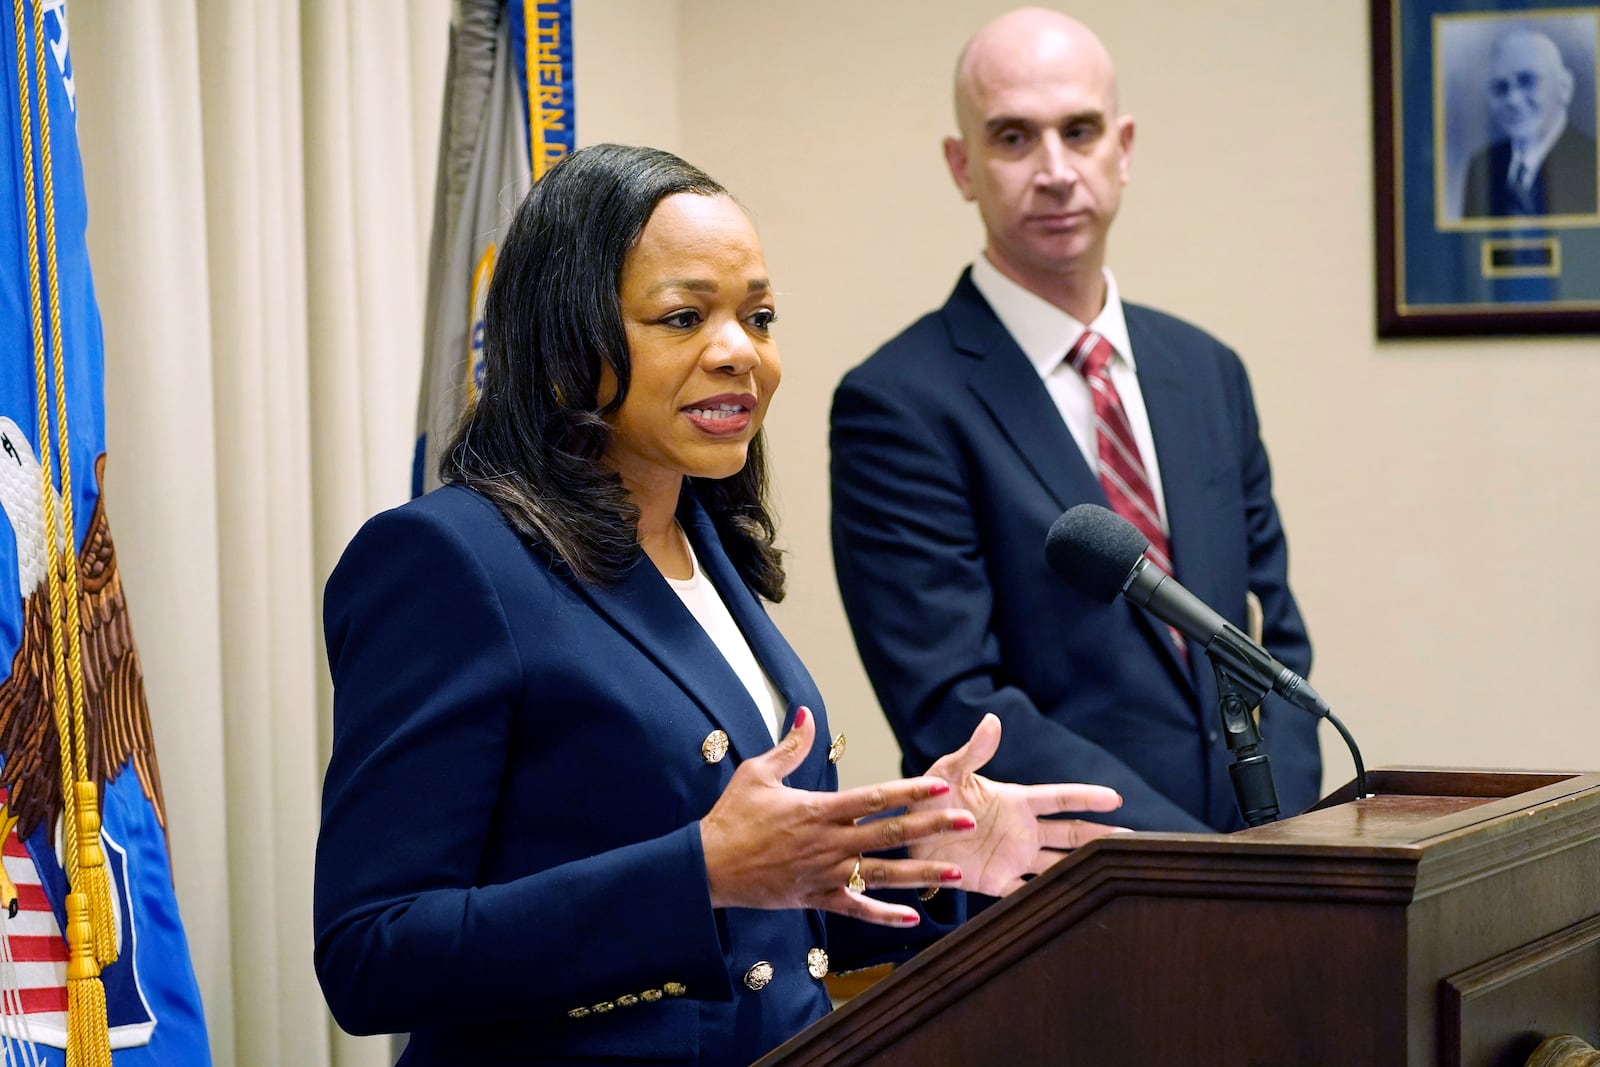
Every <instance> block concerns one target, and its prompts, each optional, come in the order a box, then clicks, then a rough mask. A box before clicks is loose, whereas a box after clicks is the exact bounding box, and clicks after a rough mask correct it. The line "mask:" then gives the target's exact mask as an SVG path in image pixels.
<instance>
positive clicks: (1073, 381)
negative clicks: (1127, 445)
mask: <svg viewBox="0 0 1600 1067" xmlns="http://www.w3.org/2000/svg"><path fill="white" fill-rule="evenodd" d="M1105 279H1106V302H1105V306H1104V307H1103V308H1101V309H1100V314H1098V315H1096V316H1095V318H1094V321H1093V322H1091V323H1089V325H1088V327H1087V329H1091V330H1093V331H1094V332H1095V333H1097V334H1099V335H1100V336H1101V337H1104V338H1105V339H1106V340H1107V341H1109V342H1110V343H1111V347H1112V349H1114V350H1115V354H1114V355H1113V356H1112V358H1111V363H1110V376H1111V384H1112V385H1113V386H1115V387H1116V390H1117V395H1118V396H1119V397H1120V398H1121V399H1122V406H1123V409H1124V410H1125V411H1126V412H1127V414H1128V425H1129V426H1130V427H1131V428H1132V429H1133V439H1134V441H1135V442H1136V443H1137V444H1138V446H1139V459H1140V461H1141V462H1142V463H1143V464H1144V473H1145V477H1146V478H1147V479H1148V480H1149V482H1150V488H1151V490H1152V491H1153V492H1154V493H1155V497H1156V510H1157V512H1158V513H1159V514H1160V516H1161V525H1162V528H1163V529H1167V528H1168V527H1167V501H1166V496H1165V494H1163V493H1162V491H1161V466H1160V464H1159V463H1158V462H1157V461H1156V445H1155V437H1154V436H1153V435H1152V433H1151V431H1150V416H1149V415H1148V414H1147V413H1146V412H1145V409H1144V394H1143V393H1142V392H1140V390H1139V376H1138V373H1137V365H1136V364H1135V363H1134V355H1133V342H1132V341H1131V340H1129V338H1128V323H1127V320H1126V319H1124V318H1123V315H1122V297H1121V295H1120V294H1119V293H1118V292H1117V280H1116V279H1115V278H1113V277H1112V276H1111V271H1110V269H1109V268H1107V269H1106V270H1105ZM972 284H973V285H975V286H977V287H978V292H980V293H982V294H983V298H984V299H985V300H987V301H988V302H989V306H990V307H991V308H993V309H994V313H995V315H996V316H997V317H998V318H999V319H1000V325H1002V326H1004V327H1005V328H1006V331H1007V332H1008V333H1010V334H1011V338H1012V340H1014V341H1016V342H1017V347H1018V348H1020V349H1022V354H1023V355H1025V356H1027V357H1028V362H1030V363H1032V364H1033V366H1034V369H1035V370H1037V371H1038V372H1039V377H1040V378H1041V379H1042V380H1043V381H1044V387H1045V389H1046V390H1047V391H1048V392H1049V393H1050V399H1052V400H1054V401H1055V405H1056V410H1057V411H1059V412H1061V420H1062V421H1063V422H1065V423H1066V424H1067V429H1068V430H1069V431H1070V432H1071V433H1072V439H1073V440H1074V441H1076V442H1077V443H1078V450H1079V451H1080V452H1082V453H1083V458H1084V462H1086V463H1087V464H1088V465H1089V469H1090V470H1091V471H1094V472H1096V474H1098V473H1099V470H1100V457H1099V452H1098V450H1097V448H1096V446H1095V431H1094V396H1093V394H1092V393H1091V392H1090V390H1089V383H1088V382H1087V381H1085V380H1084V377H1083V375H1081V374H1079V373H1078V372H1077V371H1076V370H1074V369H1073V368H1072V364H1070V363H1068V362H1067V360H1066V355H1067V352H1068V350H1069V349H1071V348H1072V345H1073V343H1074V342H1075V341H1077V339H1078V337H1079V335H1080V334H1082V333H1083V331H1084V329H1085V328H1086V327H1085V326H1084V324H1083V323H1081V322H1079V321H1078V320H1077V319H1075V318H1073V317H1072V316H1071V315H1068V314H1067V313H1066V312H1065V311H1062V310H1061V309H1060V308H1058V307H1056V306H1055V305H1054V304H1052V303H1050V302H1049V301H1048V300H1045V299H1044V298H1042V297H1040V296H1037V295H1035V294H1034V293H1031V292H1029V291H1028V290H1026V289H1024V288H1023V287H1022V286H1020V285H1018V284H1017V283H1016V282H1014V281H1012V280H1011V279H1010V278H1007V277H1006V276H1005V275H1004V274H1001V273H1000V271H999V270H997V269H996V268H995V265H994V264H993V263H990V262H989V259H988V257H987V256H979V257H978V258H977V260H976V261H975V262H974V263H973V264H972Z"/></svg>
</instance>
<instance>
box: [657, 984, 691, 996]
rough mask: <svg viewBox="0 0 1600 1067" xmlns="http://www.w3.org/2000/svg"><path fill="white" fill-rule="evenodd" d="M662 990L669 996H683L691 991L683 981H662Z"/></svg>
mask: <svg viewBox="0 0 1600 1067" xmlns="http://www.w3.org/2000/svg"><path fill="white" fill-rule="evenodd" d="M661 990H662V992H664V993H666V995H667V996H669V997H681V996H683V995H684V994H685V993H687V992H689V990H688V989H687V988H686V987H685V986H684V984H683V983H682V982H662V983H661Z"/></svg>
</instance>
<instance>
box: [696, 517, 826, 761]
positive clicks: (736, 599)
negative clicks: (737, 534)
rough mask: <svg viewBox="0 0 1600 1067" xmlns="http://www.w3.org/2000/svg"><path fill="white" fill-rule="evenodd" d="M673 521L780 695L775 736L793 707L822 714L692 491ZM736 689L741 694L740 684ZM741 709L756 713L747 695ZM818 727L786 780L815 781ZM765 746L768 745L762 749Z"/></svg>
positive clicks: (820, 748)
mask: <svg viewBox="0 0 1600 1067" xmlns="http://www.w3.org/2000/svg"><path fill="white" fill-rule="evenodd" d="M678 521H679V522H680V523H681V524H682V526H683V528H684V531H685V532H686V533H688V535H689V539H690V541H691V542H692V543H693V544H694V550H695V554H696V555H697V556H698V557H699V559H700V569H701V570H702V571H703V572H704V573H705V576H706V577H707V578H708V579H710V581H711V584H712V585H714V586H716V587H717V593H718V595H720V596H721V597H722V602H723V603H724V604H725V605H727V608H728V613H729V614H730V615H732V616H733V621H734V622H735V623H737V624H738V626H739V630H740V632H741V633H743V634H744V639H745V640H746V641H748V642H749V643H750V650H751V651H752V652H754V653H755V657H756V662H758V663H760V664H761V669H762V670H764V671H766V672H767V677H768V678H770V679H772V684H773V685H774V686H775V687H776V688H777V690H778V692H779V693H780V694H781V695H782V696H783V705H784V706H783V722H782V723H781V724H780V727H779V730H778V736H779V737H780V738H781V737H782V736H783V735H784V734H785V733H787V732H788V731H789V729H790V727H792V726H793V725H794V713H795V710H796V709H797V708H799V707H801V706H802V705H804V706H805V707H807V708H810V709H811V711H812V713H813V714H817V713H820V712H821V711H822V695H821V694H820V693H819V692H817V687H816V683H815V682H813V681H812V680H811V675H810V673H809V672H808V671H807V670H806V669H805V665H804V664H802V663H801V662H800V657H799V656H797V655H795V651H794V649H793V648H791V647H790V646H789V642H788V641H786V640H784V637H783V635H782V634H781V633H779V632H778V627H777V626H776V625H774V623H773V621H772V618H771V617H770V616H769V615H768V614H767V612H766V609H765V608H763V607H762V606H761V601H760V600H759V599H757V597H756V595H755V594H754V593H753V592H751V591H750V588H749V586H747V585H745V583H744V579H743V578H741V577H740V576H739V572H738V570H737V569H735V567H734V565H733V561H732V560H731V559H729V558H728V556H727V553H725V552H724V551H723V550H722V541H721V539H720V538H719V537H718V536H717V531H716V527H715V526H714V525H712V522H711V516H709V515H707V514H706V511H705V509H704V508H703V507H701V506H700V502H699V501H698V500H696V499H695V496H694V492H693V490H692V489H691V490H688V491H686V492H685V493H684V494H683V502H682V504H681V505H680V506H679V508H678ZM718 658H719V659H720V658H721V656H720V655H719V656H718ZM730 673H731V672H730ZM740 691H741V692H743V687H742V686H741V687H740ZM745 706H746V707H749V708H750V711H751V713H752V714H757V713H756V711H755V708H754V707H753V706H752V705H751V704H750V698H749V696H748V695H746V696H745ZM821 723H822V720H821V719H818V734H817V743H816V744H814V745H812V747H811V752H810V754H809V755H807V757H806V760H805V762H804V763H803V764H802V765H801V769H800V770H799V771H797V772H796V773H795V774H794V775H791V779H792V780H793V781H795V782H797V783H801V782H812V781H815V780H817V777H818V776H819V775H821V774H822V772H823V768H824V767H825V766H826V760H827V749H828V741H829V739H828V738H827V737H824V736H823V735H822V733H821ZM765 732H766V728H765V726H764V725H763V726H762V733H763V735H764V734H765ZM770 745H771V742H770V741H769V742H768V746H769V747H770ZM762 751H765V749H763V750H762ZM745 754H748V753H745Z"/></svg>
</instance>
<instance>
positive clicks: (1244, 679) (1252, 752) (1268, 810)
mask: <svg viewBox="0 0 1600 1067" xmlns="http://www.w3.org/2000/svg"><path fill="white" fill-rule="evenodd" d="M1216 644H1217V642H1215V641H1213V642H1212V645H1216ZM1206 654H1207V656H1208V657H1209V658H1210V660H1211V670H1212V673H1213V674H1215V675H1216V679H1217V708H1218V712H1219V714H1220V715H1221V718H1222V736H1223V737H1224V738H1226V739H1227V742H1228V751H1230V752H1232V753H1233V755H1234V761H1233V763H1232V764H1231V765H1230V766H1229V767H1228V775H1229V777H1230V778H1232V780H1233V794H1234V796H1235V798H1237V800H1238V801H1239V812H1240V814H1241V815H1243V816H1244V821H1245V825H1247V826H1260V825H1261V824H1262V823H1267V822H1273V821H1275V820H1276V819H1277V818H1278V789H1277V786H1276V785H1274V784H1273V781H1272V766H1271V764H1270V762H1269V761H1268V759H1267V754H1266V753H1265V752H1262V751H1261V727H1260V725H1259V724H1258V722H1257V720H1256V711H1255V709H1256V708H1258V707H1259V706H1260V705H1261V701H1262V700H1264V699H1265V698H1266V695H1267V693H1268V691H1269V690H1270V688H1271V687H1270V686H1268V685H1262V684H1261V681H1260V678H1259V676H1258V675H1257V674H1256V673H1255V672H1253V671H1248V670H1240V669H1239V668H1238V667H1237V666H1236V665H1235V664H1234V663H1233V662H1231V661H1230V660H1231V658H1230V657H1228V656H1222V655H1215V654H1213V653H1212V651H1211V648H1210V647H1207V649H1206Z"/></svg>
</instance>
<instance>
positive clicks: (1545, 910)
mask: <svg viewBox="0 0 1600 1067" xmlns="http://www.w3.org/2000/svg"><path fill="white" fill-rule="evenodd" d="M1368 779H1369V782H1368V784H1369V787H1370V788H1371V789H1372V790H1373V791H1374V792H1375V793H1376V794H1377V795H1376V796H1373V797H1369V798H1366V799H1363V800H1359V801H1358V800H1355V799H1354V790H1353V788H1351V787H1349V786H1346V787H1345V789H1343V790H1341V791H1340V792H1338V793H1335V794H1334V795H1333V796H1331V797H1329V798H1328V799H1327V800H1325V801H1323V802H1322V803H1321V804H1319V805H1318V806H1317V807H1316V808H1315V809H1313V810H1312V811H1310V812H1307V813H1305V814H1304V815H1300V816H1298V817H1296V818H1293V819H1288V820H1285V821H1283V822H1279V823H1272V824H1268V825H1266V826H1261V827H1256V828H1253V829H1250V830H1244V831H1241V832H1239V833H1236V834H1230V835H1209V836H1208V835H1199V834H1156V833H1140V834H1119V835H1115V836H1112V837H1109V838H1104V839H1102V840H1100V841H1096V842H1094V843H1093V844H1091V845H1089V846H1087V847H1085V848H1083V849H1080V850H1078V851H1077V852H1075V853H1074V854H1073V855H1071V856H1069V857H1067V858H1066V859H1065V860H1063V861H1062V862H1061V863H1059V864H1057V865H1056V866H1055V867H1053V868H1052V869H1051V870H1050V871H1049V872H1047V873H1046V874H1045V875H1043V876H1041V877H1039V878H1036V879H1034V880H1033V882H1032V883H1030V884H1029V885H1028V886H1027V887H1026V888H1025V889H1023V890H1022V891H1020V892H1018V893H1016V894H1014V895H1013V896H1011V897H1009V898H1007V899H1006V900H1004V901H1002V902H1000V903H999V904H997V905H995V906H994V907H992V908H990V909H988V910H987V911H985V912H983V913H982V914H981V915H979V916H978V917H977V918H976V919H974V920H973V921H972V922H970V923H968V924H967V925H966V926H965V927H963V928H961V929H960V930H957V931H956V932H955V933H953V934H951V935H949V936H947V937H946V938H944V939H943V940H942V941H941V942H939V943H938V944H936V945H934V946H932V947H931V948H929V949H928V950H926V951H925V952H923V953H922V954H921V955H919V956H917V957H916V958H915V959H913V960H911V961H910V962H909V963H907V964H905V965H904V966H902V967H901V968H900V969H899V970H898V971H896V972H895V974H894V975H893V976H892V977H890V978H888V979H886V980H885V981H883V982H881V983H879V984H878V985H877V986H874V987H873V988H872V989H870V990H868V991H867V992H865V993H863V994H862V995H861V996H859V997H857V998H855V999H854V1000H852V1001H851V1002H850V1003H848V1004H846V1005H845V1006H844V1007H843V1008H841V1009H840V1010H839V1011H837V1012H835V1013H833V1014H832V1015H831V1016H829V1017H828V1018H826V1019H824V1020H822V1021H821V1022H819V1023H817V1024H816V1025H814V1026H812V1027H810V1028H809V1029H807V1030H806V1031H804V1032H802V1033H801V1034H799V1035H797V1036H796V1037H795V1038H793V1039H791V1040H790V1041H789V1042H787V1043H785V1044H784V1045H783V1046H781V1047H780V1048H779V1049H777V1050H775V1051H774V1052H773V1053H772V1054H770V1055H769V1056H767V1057H766V1058H764V1059H763V1060H762V1061H761V1065H762V1067H780V1065H781V1067H801V1065H817V1067H821V1065H824V1064H825V1065H827V1067H849V1065H855V1064H861V1065H877V1067H882V1065H891V1064H907V1065H916V1067H936V1065H945V1064H948V1065H951V1067H970V1065H974V1064H1006V1065H1011V1064H1029V1065H1031V1064H1045V1063H1049V1064H1059V1065H1063V1067H1070V1065H1075V1064H1083V1065H1091V1064H1093V1065H1096V1067H1105V1065H1115V1064H1140V1065H1143V1064H1158V1063H1159V1064H1185V1065H1213V1064H1215V1065H1228V1067H1248V1065H1270V1067H1284V1065H1291V1064H1292V1065H1296V1067H1318V1065H1327V1067H1349V1065H1352V1064H1360V1065H1362V1067H1388V1065H1393V1067H1433V1065H1438V1067H1501V1065H1505V1067H1511V1065H1513V1064H1515V1065H1521V1064H1523V1063H1524V1062H1525V1061H1526V1059H1527V1057H1528V1055H1529V1054H1530V1053H1531V1052H1532V1051H1533V1049H1534V1047H1535V1046H1537V1045H1538V1044H1539V1042H1540V1040H1542V1039H1543V1038H1544V1037H1546V1036H1548V1035H1550V1034H1553V1033H1573V1034H1577V1035H1579V1036H1581V1037H1586V1038H1588V1039H1589V1040H1590V1041H1595V1040H1597V1039H1600V774H1579V773H1555V772H1516V771H1511V772H1507V771H1460V770H1441V769H1427V768H1397V769H1382V770H1376V771H1373V772H1372V773H1371V774H1370V775H1368Z"/></svg>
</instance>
